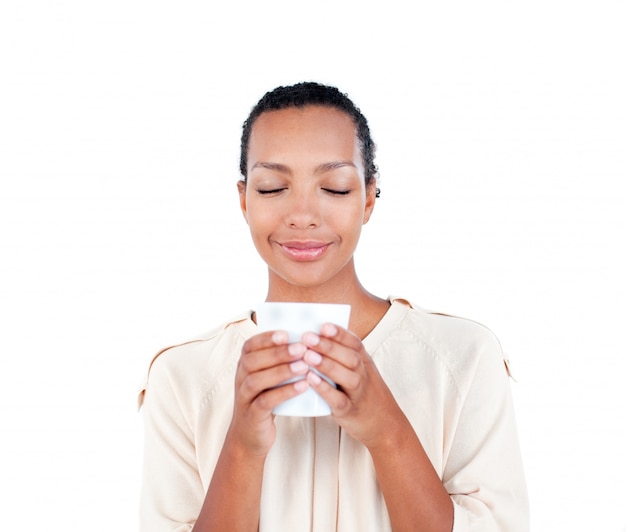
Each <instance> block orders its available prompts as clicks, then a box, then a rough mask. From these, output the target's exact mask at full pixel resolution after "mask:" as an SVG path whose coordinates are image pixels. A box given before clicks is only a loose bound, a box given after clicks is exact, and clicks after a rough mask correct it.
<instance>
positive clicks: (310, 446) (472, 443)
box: [140, 299, 529, 532]
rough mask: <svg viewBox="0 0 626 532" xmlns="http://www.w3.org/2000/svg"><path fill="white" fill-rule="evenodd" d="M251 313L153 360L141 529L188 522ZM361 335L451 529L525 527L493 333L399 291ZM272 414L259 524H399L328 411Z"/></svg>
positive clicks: (224, 414) (356, 531)
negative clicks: (437, 481)
mask: <svg viewBox="0 0 626 532" xmlns="http://www.w3.org/2000/svg"><path fill="white" fill-rule="evenodd" d="M250 316H251V313H250V312H249V313H247V314H246V315H245V316H242V317H241V318H240V319H236V320H234V321H231V322H228V323H226V324H225V325H224V326H222V327H220V328H218V329H215V330H213V331H211V332H210V333H208V334H206V335H203V336H201V337H200V338H198V339H196V340H192V341H190V342H187V343H184V344H180V345H177V346H174V347H170V348H167V349H165V350H163V351H161V352H160V353H159V354H158V355H157V356H156V357H155V358H154V360H153V362H152V364H151V367H150V371H149V374H148V378H147V380H146V384H145V386H144V388H143V390H142V393H141V395H140V402H141V403H143V412H144V427H145V448H144V470H143V486H142V495H141V507H140V522H141V530H142V531H145V532H166V531H167V532H183V531H190V530H191V529H192V528H193V525H194V523H195V520H196V518H197V516H198V514H199V513H200V508H201V507H202V503H203V500H204V496H205V493H206V490H207V489H208V486H209V483H210V481H211V475H212V472H213V470H214V468H215V465H216V462H217V459H218V456H219V454H220V451H221V448H222V443H223V441H224V437H225V435H226V431H227V429H228V426H229V423H230V420H231V415H232V409H233V390H234V378H235V369H236V366H237V361H238V358H239V354H240V352H241V348H242V345H243V343H244V342H245V341H246V339H248V338H250V337H251V336H253V335H254V334H256V333H257V332H258V331H257V327H256V325H255V323H254V322H253V321H252V319H251V317H250ZM363 344H364V346H365V348H366V350H367V352H368V353H369V354H370V355H371V357H372V359H373V360H374V361H375V362H376V365H377V367H378V369H379V371H380V373H381V375H382V377H383V378H384V380H385V382H386V383H387V385H388V386H389V388H390V389H391V391H392V393H393V395H394V397H395V399H396V401H397V402H398V404H399V405H400V407H401V408H402V410H403V411H404V413H405V414H406V416H407V417H408V419H409V420H410V422H411V423H412V425H413V427H414V429H415V432H416V433H417V435H418V437H419V439H420V441H421V443H422V445H423V447H424V449H425V450H426V453H427V454H428V457H429V458H430V460H431V462H432V464H433V466H434V468H435V470H436V471H437V472H438V474H439V476H440V478H441V479H442V481H443V484H444V486H445V488H446V490H447V491H448V493H449V494H450V497H451V498H452V501H453V503H454V529H453V530H454V532H464V531H476V532H478V531H480V532H491V531H494V532H495V531H504V532H517V531H519V532H522V531H526V530H528V526H529V525H528V503H527V495H526V486H525V481H524V474H523V470H522V462H521V459H520V451H519V445H518V440H517V430H516V424H515V417H514V412H513V405H512V400H511V394H510V389H509V382H508V375H507V371H506V369H505V362H504V359H503V355H502V351H501V348H500V345H499V343H498V340H497V339H496V338H495V336H494V335H493V334H492V333H491V332H490V331H489V330H487V329H486V328H484V327H483V326H481V325H479V324H477V323H475V322H472V321H469V320H465V319H461V318H455V317H451V316H445V315H441V314H434V313H429V312H426V311H424V310H421V309H418V308H414V307H412V306H411V305H410V304H409V303H408V302H407V301H405V300H400V299H392V305H391V306H390V308H389V310H388V311H387V313H386V314H385V316H384V317H383V318H382V320H381V321H380V323H379V324H378V325H377V326H376V328H375V329H374V330H373V331H372V332H371V333H370V334H369V335H368V336H367V338H365V339H364V340H363ZM275 421H276V427H277V438H276V441H275V444H274V446H273V447H272V449H271V451H270V453H269V454H268V456H267V460H266V465H265V472H264V478H263V488H262V495H261V509H260V515H261V517H260V526H259V531H260V532H300V531H307V532H309V531H311V532H331V531H337V532H367V531H371V532H385V531H390V530H391V525H390V522H389V516H388V513H387V509H386V506H385V502H384V500H383V497H382V494H381V492H380V490H379V488H378V484H377V482H376V474H375V470H374V467H373V464H372V460H371V458H370V455H369V453H368V451H367V449H366V448H365V447H364V446H363V445H361V444H360V443H358V442H357V441H355V440H353V439H352V438H351V437H350V436H348V435H347V434H345V433H344V432H343V431H342V430H341V429H340V428H339V427H338V426H337V424H336V423H335V422H334V421H333V419H332V417H330V416H328V417H320V418H292V417H281V416H277V417H276V419H275ZM381 430H384V427H381ZM245 510H246V509H245V508H243V509H242V511H245Z"/></svg>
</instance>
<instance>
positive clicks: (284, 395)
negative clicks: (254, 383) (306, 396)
mask: <svg viewBox="0 0 626 532" xmlns="http://www.w3.org/2000/svg"><path fill="white" fill-rule="evenodd" d="M309 386H310V383H309V381H308V380H307V379H306V378H302V379H300V380H298V381H296V382H292V383H289V384H284V385H282V386H278V387H276V388H271V389H269V390H265V391H263V392H262V393H260V394H259V395H257V396H256V397H255V398H254V400H253V401H252V405H251V406H252V408H254V409H256V410H259V411H260V412H261V413H263V412H271V411H272V410H274V408H276V407H277V406H278V405H279V404H281V403H284V402H285V401H287V400H289V399H291V398H293V397H296V396H297V395H300V394H301V393H304V392H305V391H306V390H308V389H309Z"/></svg>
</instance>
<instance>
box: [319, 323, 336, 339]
mask: <svg viewBox="0 0 626 532" xmlns="http://www.w3.org/2000/svg"><path fill="white" fill-rule="evenodd" d="M322 333H323V334H324V336H335V335H336V334H337V327H335V326H334V325H333V324H332V323H325V324H324V325H323V326H322Z"/></svg>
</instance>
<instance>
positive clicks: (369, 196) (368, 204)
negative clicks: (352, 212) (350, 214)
mask: <svg viewBox="0 0 626 532" xmlns="http://www.w3.org/2000/svg"><path fill="white" fill-rule="evenodd" d="M377 190H378V189H377V188H376V179H372V182H371V183H370V184H369V185H367V186H366V187H365V210H364V212H363V224H366V223H367V222H368V221H369V219H370V216H371V215H372V212H373V211H374V205H375V204H376V192H377Z"/></svg>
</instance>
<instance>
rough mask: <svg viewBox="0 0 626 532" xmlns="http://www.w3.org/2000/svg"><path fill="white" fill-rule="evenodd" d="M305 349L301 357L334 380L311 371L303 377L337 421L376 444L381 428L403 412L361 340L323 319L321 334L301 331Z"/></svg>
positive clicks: (401, 419)
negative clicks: (326, 379) (325, 378)
mask: <svg viewBox="0 0 626 532" xmlns="http://www.w3.org/2000/svg"><path fill="white" fill-rule="evenodd" d="M302 344H304V346H306V347H307V348H308V349H307V351H306V353H305V354H304V361H305V362H306V363H307V364H308V365H309V366H310V367H311V368H315V370H317V371H319V372H320V373H322V374H323V375H325V376H327V377H328V378H329V379H331V380H333V381H334V382H335V383H336V384H337V386H338V387H337V388H334V387H333V386H331V385H330V384H328V383H327V382H326V381H325V380H324V379H321V378H320V377H319V375H317V374H316V373H315V372H313V371H309V373H308V374H307V379H308V381H309V383H310V385H311V386H312V387H313V388H314V389H315V391H317V393H318V394H319V395H320V396H321V397H322V398H323V399H324V400H325V401H326V402H327V403H328V404H329V406H330V408H331V410H332V414H333V417H334V418H335V420H336V421H337V423H338V424H339V425H340V426H341V427H342V428H343V429H344V430H346V431H347V432H348V434H350V436H352V437H353V438H354V439H356V440H358V441H360V442H361V443H363V444H364V445H365V446H366V447H372V446H376V445H377V444H378V443H379V442H380V439H381V438H382V437H384V435H385V433H386V432H387V431H383V430H381V428H382V427H383V426H389V424H390V422H392V423H393V420H397V421H398V423H399V425H403V424H404V423H405V422H406V418H405V417H404V414H403V413H402V411H401V410H400V407H399V406H398V404H397V403H396V401H395V399H394V397H393V395H392V394H391V391H390V390H389V388H388V387H387V385H386V384H385V382H384V381H383V379H382V377H381V375H380V373H379V372H378V369H377V368H376V366H375V365H374V363H373V361H372V359H371V357H370V356H369V354H368V353H367V352H366V351H365V347H363V344H362V342H361V340H360V339H359V338H358V337H357V336H356V335H355V334H353V333H352V332H350V331H348V330H346V329H343V328H341V327H338V326H336V325H332V324H330V323H327V324H325V325H323V326H322V329H321V334H319V335H318V334H314V333H305V334H304V335H303V336H302Z"/></svg>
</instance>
